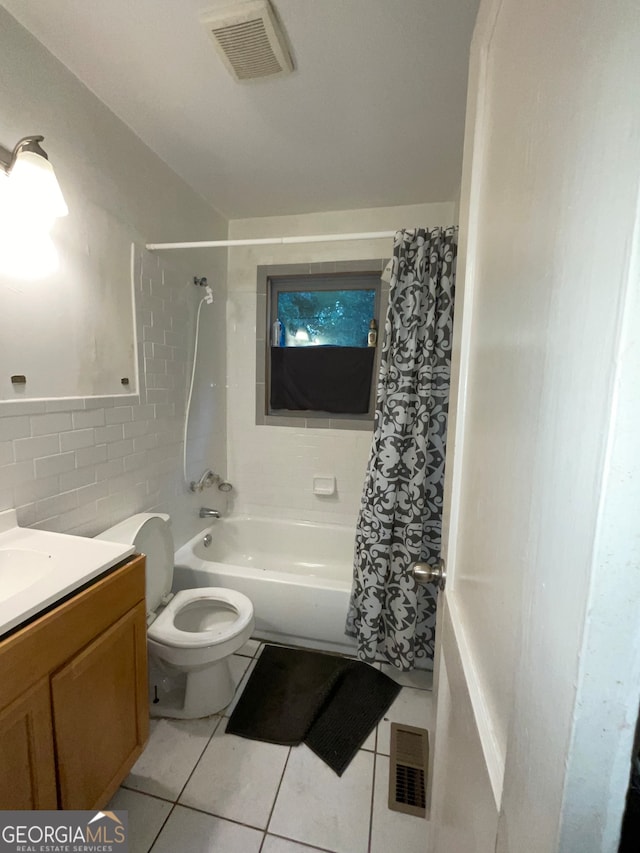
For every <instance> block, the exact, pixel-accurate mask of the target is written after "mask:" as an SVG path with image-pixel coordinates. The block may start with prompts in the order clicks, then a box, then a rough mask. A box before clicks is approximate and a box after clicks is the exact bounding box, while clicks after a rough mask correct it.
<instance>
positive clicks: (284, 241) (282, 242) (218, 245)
mask: <svg viewBox="0 0 640 853" xmlns="http://www.w3.org/2000/svg"><path fill="white" fill-rule="evenodd" d="M395 235H396V232H395V231H365V232H363V233H354V234H311V235H309V234H308V235H306V236H304V237H256V238H252V239H246V240H201V241H199V242H192V243H147V245H146V247H147V249H149V250H150V251H164V250H165V249H223V248H231V247H233V246H290V245H292V244H294V243H340V242H344V241H347V240H382V239H386V238H388V237H395Z"/></svg>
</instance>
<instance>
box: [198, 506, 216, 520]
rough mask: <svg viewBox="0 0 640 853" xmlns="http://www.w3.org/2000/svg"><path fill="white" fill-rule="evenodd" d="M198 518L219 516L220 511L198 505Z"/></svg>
mask: <svg viewBox="0 0 640 853" xmlns="http://www.w3.org/2000/svg"><path fill="white" fill-rule="evenodd" d="M200 518H220V513H219V512H218V510H217V509H209V507H206V506H201V507H200Z"/></svg>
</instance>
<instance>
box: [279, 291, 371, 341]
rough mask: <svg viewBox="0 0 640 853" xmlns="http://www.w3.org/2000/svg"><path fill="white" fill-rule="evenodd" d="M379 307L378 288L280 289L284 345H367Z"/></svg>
mask: <svg viewBox="0 0 640 853" xmlns="http://www.w3.org/2000/svg"><path fill="white" fill-rule="evenodd" d="M375 308H376V291H375V290H374V289H371V290H364V289H358V290H355V289H351V290H287V291H284V290H283V291H280V292H278V294H277V306H276V320H277V321H279V322H280V323H281V324H282V326H281V329H280V332H281V340H280V345H281V346H286V347H305V346H338V347H366V346H367V334H368V332H369V324H370V323H371V320H373V319H374V318H375V316H376V315H375Z"/></svg>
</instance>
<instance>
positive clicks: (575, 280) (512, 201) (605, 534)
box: [430, 0, 640, 853]
mask: <svg viewBox="0 0 640 853" xmlns="http://www.w3.org/2000/svg"><path fill="white" fill-rule="evenodd" d="M639 56H640V14H639V13H638V5H637V0H608V2H606V3H605V2H602V0H563V2H561V3H559V2H558V0H536V2H525V0H485V2H482V4H481V7H480V11H479V16H478V21H477V26H476V32H475V35H474V41H473V45H472V51H471V64H470V83H469V94H468V108H467V129H466V140H465V155H464V168H463V181H462V194H461V217H460V255H459V266H458V290H457V294H456V333H455V340H454V361H455V363H454V377H453V379H452V391H451V418H450V431H449V446H448V454H447V483H446V507H445V518H444V537H443V541H444V543H445V544H444V546H443V556H444V557H445V559H446V562H447V568H448V572H449V579H448V585H447V589H446V591H445V592H444V593H443V594H441V600H440V605H439V613H438V641H437V651H436V665H435V684H436V689H437V717H436V725H435V732H434V734H435V737H434V741H435V755H434V759H433V767H432V771H431V776H432V778H431V780H430V781H431V788H430V789H431V792H432V793H431V821H432V835H431V841H430V845H431V846H430V849H431V850H432V851H434V853H494V851H500V853H552V851H560V850H561V851H576V853H578V851H580V853H590V851H594V853H595V851H607V853H614V851H615V850H616V849H617V838H618V831H619V824H620V816H621V812H622V808H623V805H624V795H625V792H626V786H627V779H628V771H629V756H630V751H631V745H632V737H633V727H634V724H635V719H636V717H637V713H638V698H639V690H640V654H639V649H640V625H639V624H638V621H639V620H638V618H637V614H638V612H639V608H638V603H639V602H640V571H639V570H638V569H639V560H640V545H639V536H638V531H640V522H639V521H638V519H640V465H639V462H638V459H639V456H640V452H639V449H638V448H640V445H638V438H637V436H638V434H639V433H638V427H637V424H638V416H639V415H640V399H639V391H638V389H639V388H640V381H638V376H640V355H639V350H640V344H639V342H638V330H640V312H639V305H640V297H639V295H638V282H639V280H640V263H639V260H638V252H639V249H638V246H639V245H640V229H639V224H638V223H639V216H638V198H639V193H638V191H639V187H640V154H639V152H640V107H639V105H640V87H639V83H638V81H639V80H640V78H639V76H638V68H639V66H638V57H639ZM634 321H635V322H634Z"/></svg>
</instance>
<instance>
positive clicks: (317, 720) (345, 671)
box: [227, 646, 400, 776]
mask: <svg viewBox="0 0 640 853" xmlns="http://www.w3.org/2000/svg"><path fill="white" fill-rule="evenodd" d="M399 692H400V685H398V684H396V683H395V681H393V680H392V679H391V678H389V677H388V676H386V675H383V673H381V672H379V671H378V670H377V669H374V668H373V667H372V666H369V664H366V663H361V662H360V661H352V660H348V659H346V658H342V657H338V656H337V655H327V654H323V653H322V652H311V651H307V650H305V649H289V648H285V647H283V646H265V647H264V650H263V652H262V654H261V656H260V657H259V658H258V660H257V662H256V665H255V668H254V670H253V672H252V673H251V676H250V677H249V680H248V681H247V684H246V686H245V688H244V690H243V692H242V696H241V697H240V700H239V701H238V704H237V705H236V707H235V710H234V711H233V713H232V715H231V717H230V718H229V722H228V724H227V732H228V733H229V734H234V735H240V737H246V738H251V739H252V740H263V741H267V742H269V743H280V744H286V745H288V746H294V745H296V744H299V743H302V742H303V741H304V742H305V743H306V744H307V746H308V747H309V748H310V749H312V750H313V751H314V752H315V753H316V755H317V756H318V757H319V758H321V759H322V760H323V761H324V762H325V764H328V765H329V767H331V769H332V770H334V771H335V772H336V773H337V774H338V776H342V774H343V773H344V771H345V770H346V768H347V766H348V765H349V762H350V761H351V759H352V758H353V757H354V755H355V754H356V752H357V751H358V749H359V748H360V747H361V746H362V744H363V743H364V741H365V740H366V739H367V737H368V736H369V734H370V733H371V731H372V730H373V728H374V726H375V725H376V723H378V722H379V720H380V719H381V717H382V715H383V714H384V713H385V711H386V710H387V709H388V708H389V706H390V705H391V703H392V702H393V700H394V699H395V698H396V696H397V695H398V693H399Z"/></svg>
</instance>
